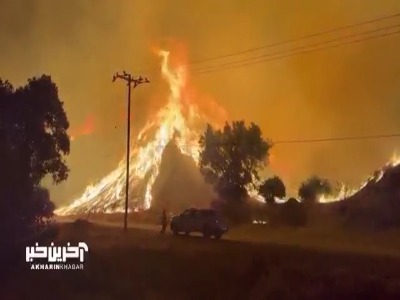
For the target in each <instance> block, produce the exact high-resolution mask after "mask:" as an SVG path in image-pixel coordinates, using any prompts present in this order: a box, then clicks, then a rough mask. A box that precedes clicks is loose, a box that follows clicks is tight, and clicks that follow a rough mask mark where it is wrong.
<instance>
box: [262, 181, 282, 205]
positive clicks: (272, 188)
mask: <svg viewBox="0 0 400 300" xmlns="http://www.w3.org/2000/svg"><path fill="white" fill-rule="evenodd" d="M259 192H260V194H261V195H262V196H263V197H264V199H265V201H266V202H267V203H268V204H273V203H275V198H284V197H285V196H286V188H285V184H284V183H283V181H282V179H280V178H279V177H278V176H274V177H271V178H268V179H267V180H265V181H264V182H263V183H262V184H261V185H260V187H259Z"/></svg>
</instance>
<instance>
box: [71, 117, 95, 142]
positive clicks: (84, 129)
mask: <svg viewBox="0 0 400 300" xmlns="http://www.w3.org/2000/svg"><path fill="white" fill-rule="evenodd" d="M94 128H95V117H94V115H93V114H90V115H88V116H87V117H86V119H85V121H84V122H83V124H81V125H79V126H77V127H75V128H74V127H72V129H71V130H70V139H71V141H74V140H76V139H77V138H79V137H81V136H84V135H90V134H92V133H93V132H94Z"/></svg>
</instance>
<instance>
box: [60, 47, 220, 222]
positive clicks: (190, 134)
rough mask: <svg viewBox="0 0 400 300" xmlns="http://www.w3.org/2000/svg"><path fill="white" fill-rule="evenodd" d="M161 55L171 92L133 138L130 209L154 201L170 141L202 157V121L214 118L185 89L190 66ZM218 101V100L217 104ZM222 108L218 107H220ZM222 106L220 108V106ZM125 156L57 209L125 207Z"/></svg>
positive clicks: (112, 209) (74, 211) (187, 153)
mask: <svg viewBox="0 0 400 300" xmlns="http://www.w3.org/2000/svg"><path fill="white" fill-rule="evenodd" d="M158 55H159V56H160V57H161V59H162V64H161V74H162V77H163V78H164V80H166V81H167V83H168V85H169V90H170V94H169V97H168V102H167V105H166V106H165V107H163V108H162V109H160V110H159V111H158V112H157V113H156V114H155V116H154V117H153V118H152V119H151V120H149V121H148V122H147V123H146V124H145V126H144V127H143V128H142V130H141V131H140V132H139V134H138V136H137V137H134V138H132V139H133V143H132V146H131V150H130V178H129V183H130V187H131V192H130V199H129V200H130V203H129V210H130V211H132V210H140V209H148V208H149V207H150V205H151V203H152V187H153V184H154V182H155V181H156V178H157V176H158V175H159V172H160V164H161V160H162V155H163V152H164V149H165V147H166V145H167V144H169V143H170V142H173V143H175V145H176V146H177V147H178V149H179V151H180V152H181V153H182V154H183V155H185V156H188V157H191V158H192V160H193V161H194V163H196V164H197V163H198V159H199V145H198V140H199V132H201V131H200V130H199V129H200V128H199V124H205V122H210V123H213V122H212V119H211V118H208V117H207V116H206V115H205V114H204V113H203V112H201V111H200V110H199V108H198V106H197V105H196V104H194V103H192V101H190V100H191V99H186V98H188V97H190V95H188V93H186V90H185V87H186V84H187V70H186V68H185V67H183V65H180V66H179V65H178V66H177V67H176V68H172V67H171V65H170V63H169V58H170V54H169V52H167V51H163V50H161V51H159V52H158ZM214 105H215V104H214ZM218 108H219V107H218ZM219 109H220V108H219ZM125 166H126V160H125V159H122V160H121V161H120V162H119V164H118V167H117V168H116V169H115V170H114V171H112V172H111V173H110V174H108V175H107V176H105V177H104V178H103V179H101V180H100V181H99V182H98V183H97V184H95V185H91V186H88V187H87V188H86V190H85V192H84V193H83V194H82V196H81V197H79V198H78V199H76V200H74V201H73V202H72V203H71V204H70V205H68V206H66V207H62V208H60V209H58V210H57V211H56V213H57V214H59V215H68V214H78V213H87V212H89V211H90V212H103V213H112V212H121V211H123V210H124V197H125V193H124V187H125V174H126V172H125Z"/></svg>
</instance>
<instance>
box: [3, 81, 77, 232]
mask: <svg viewBox="0 0 400 300" xmlns="http://www.w3.org/2000/svg"><path fill="white" fill-rule="evenodd" d="M68 127H69V123H68V120H67V116H66V114H65V111H64V108H63V103H62V102H61V101H60V99H59V97H58V90H57V86H56V85H55V84H54V83H53V82H52V80H51V78H50V77H49V76H45V75H43V76H42V77H40V78H32V79H29V80H28V83H27V84H26V85H25V86H23V87H21V88H18V89H14V88H13V86H12V85H11V84H10V83H9V82H8V81H5V82H4V81H2V80H0V230H1V231H2V232H4V233H8V234H10V235H17V234H24V233H26V231H27V230H28V228H35V225H40V224H42V223H43V221H44V219H46V218H49V217H51V216H52V214H53V210H54V205H53V204H52V202H51V201H50V197H49V194H48V191H46V190H45V189H43V188H41V187H40V184H41V181H42V179H43V178H44V177H45V176H46V175H51V176H52V178H53V181H54V183H56V184H57V183H60V182H61V181H63V180H65V179H66V178H67V176H68V171H69V169H68V167H67V165H66V163H65V159H64V156H65V155H67V154H68V153H69V150H70V141H69V137H68V135H67V129H68Z"/></svg>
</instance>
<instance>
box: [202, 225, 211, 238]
mask: <svg viewBox="0 0 400 300" xmlns="http://www.w3.org/2000/svg"><path fill="white" fill-rule="evenodd" d="M203 236H204V237H205V238H209V237H211V232H210V229H208V227H204V228H203Z"/></svg>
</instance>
